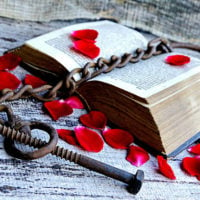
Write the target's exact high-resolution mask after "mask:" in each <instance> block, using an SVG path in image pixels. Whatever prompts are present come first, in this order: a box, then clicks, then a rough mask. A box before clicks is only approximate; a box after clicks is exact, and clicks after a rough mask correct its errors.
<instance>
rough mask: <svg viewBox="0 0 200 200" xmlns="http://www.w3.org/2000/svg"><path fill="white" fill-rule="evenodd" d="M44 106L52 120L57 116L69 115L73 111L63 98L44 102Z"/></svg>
mask: <svg viewBox="0 0 200 200" xmlns="http://www.w3.org/2000/svg"><path fill="white" fill-rule="evenodd" d="M44 107H45V108H46V109H47V110H48V112H49V114H50V115H51V117H52V118H53V119H54V120H57V119H58V118H59V117H63V116H67V115H70V114H71V113H72V112H73V109H72V108H71V107H70V106H69V105H68V104H67V103H65V101H64V100H55V101H50V102H45V103H44Z"/></svg>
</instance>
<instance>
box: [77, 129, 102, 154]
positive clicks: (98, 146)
mask: <svg viewBox="0 0 200 200" xmlns="http://www.w3.org/2000/svg"><path fill="white" fill-rule="evenodd" d="M75 135H76V139H77V140H78V142H79V144H80V145H81V147H82V148H83V149H84V150H87V151H90V152H100V151H101V150H102V149H103V145H104V142H103V139H102V138H101V136H100V135H99V134H98V133H96V132H95V131H92V130H90V129H88V128H86V127H83V126H78V127H76V128H75Z"/></svg>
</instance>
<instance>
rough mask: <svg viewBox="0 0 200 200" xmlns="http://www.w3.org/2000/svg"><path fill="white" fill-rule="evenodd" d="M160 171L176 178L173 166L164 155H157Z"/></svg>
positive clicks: (171, 177)
mask: <svg viewBox="0 0 200 200" xmlns="http://www.w3.org/2000/svg"><path fill="white" fill-rule="evenodd" d="M157 160H158V167H159V171H160V172H161V173H162V174H163V175H164V176H165V177H167V178H169V179H172V180H175V179H176V176H175V175H174V172H173V170H172V168H171V166H170V165H169V164H168V163H167V160H166V159H164V158H163V157H162V156H157Z"/></svg>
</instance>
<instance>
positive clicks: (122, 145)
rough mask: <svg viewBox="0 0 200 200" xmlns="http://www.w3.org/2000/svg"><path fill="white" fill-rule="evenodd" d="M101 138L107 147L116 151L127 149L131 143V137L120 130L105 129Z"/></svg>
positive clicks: (126, 132)
mask: <svg viewBox="0 0 200 200" xmlns="http://www.w3.org/2000/svg"><path fill="white" fill-rule="evenodd" d="M103 137H104V139H105V141H106V142H107V144H108V145H110V146H111V147H113V148H116V149H128V147H129V145H130V144H131V143H132V142H133V140H134V139H133V136H132V135H131V134H130V133H129V132H128V131H124V130H122V129H107V130H104V131H103Z"/></svg>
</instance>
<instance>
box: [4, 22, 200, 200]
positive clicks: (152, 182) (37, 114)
mask: <svg viewBox="0 0 200 200" xmlns="http://www.w3.org/2000/svg"><path fill="white" fill-rule="evenodd" d="M68 24H69V22H67V21H53V22H50V23H37V22H23V21H15V20H10V19H6V18H0V54H2V53H3V52H4V51H6V50H8V49H11V48H14V47H17V46H18V45H21V44H23V42H24V41H25V40H27V39H30V38H32V37H35V36H37V35H40V34H43V33H45V32H48V31H51V30H53V29H57V28H59V27H63V26H66V25H68ZM14 73H15V74H17V76H19V77H21V78H22V77H23V76H24V74H25V73H26V72H24V71H23V70H22V69H20V68H17V69H16V70H15V71H14ZM6 104H9V105H11V107H12V109H13V110H14V112H15V113H16V114H18V115H20V116H21V117H22V118H23V119H27V120H41V121H43V122H47V123H49V124H51V125H52V126H54V127H55V128H69V129H73V127H75V126H76V125H77V124H79V122H78V117H79V116H80V115H81V114H83V113H85V112H86V111H85V110H75V111H74V113H73V114H72V115H70V116H69V117H63V118H61V119H59V120H58V121H56V122H55V121H52V120H51V118H50V117H49V116H48V115H47V114H45V112H44V111H43V110H42V103H41V102H38V101H36V100H35V99H31V98H30V99H23V100H17V101H12V102H6ZM0 116H1V117H3V118H5V116H4V115H2V114H1V115H0ZM34 135H36V136H39V137H41V138H42V139H47V138H46V136H45V134H40V133H39V132H37V131H35V132H34ZM59 145H61V146H64V147H66V148H69V149H71V150H74V151H76V152H79V153H83V154H85V155H87V156H90V157H93V158H95V159H97V160H100V161H103V162H106V163H108V164H110V165H114V166H115V167H118V168H121V169H124V170H127V171H129V172H131V173H135V171H136V170H137V168H136V167H134V166H132V165H130V164H129V163H128V162H127V161H126V160H125V156H126V151H124V150H115V149H112V148H110V147H109V146H107V145H105V147H104V150H103V151H102V152H100V153H98V154H95V153H87V152H84V151H82V150H80V149H78V148H76V147H73V146H71V145H68V144H66V143H64V142H63V141H61V140H59ZM20 148H22V149H24V150H28V149H29V148H28V147H25V146H20ZM185 156H191V155H190V154H189V153H187V151H184V152H182V153H180V154H179V155H178V156H176V157H175V158H173V159H171V160H170V161H169V164H170V165H171V166H172V168H173V169H174V171H175V174H176V176H177V180H175V181H171V180H168V179H167V178H165V177H163V176H162V175H161V174H160V173H158V172H157V162H156V159H155V157H153V156H151V159H150V161H149V162H147V163H146V164H145V165H143V166H142V167H140V169H142V170H144V172H145V182H144V185H143V187H142V189H141V191H140V193H139V194H138V195H137V196H133V195H131V194H129V193H128V192H127V191H126V187H125V185H124V184H123V183H121V182H118V181H115V180H112V179H110V178H107V177H105V176H103V175H100V174H97V173H95V172H92V171H89V170H87V169H84V168H83V167H81V166H78V165H76V164H73V163H70V162H66V161H64V160H61V159H59V158H56V157H54V156H51V155H47V156H45V157H44V158H41V159H38V160H34V161H22V160H17V159H15V158H12V157H10V156H9V155H7V154H6V153H5V151H4V147H3V137H2V136H0V180H1V181H0V199H4V200H22V199H30V200H31V199H34V200H43V199H44V200H46V199H48V200H51V199H54V200H63V199H67V200H74V199H78V200H92V199H100V200H102V199H106V200H111V199H115V200H118V199H123V200H129V199H137V200H155V199H157V200H166V199H178V200H186V199H190V200H197V199H199V196H200V183H199V181H197V180H196V178H194V177H190V176H188V175H187V174H185V173H184V172H183V171H182V170H181V167H180V164H181V160H182V158H183V157H185Z"/></svg>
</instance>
